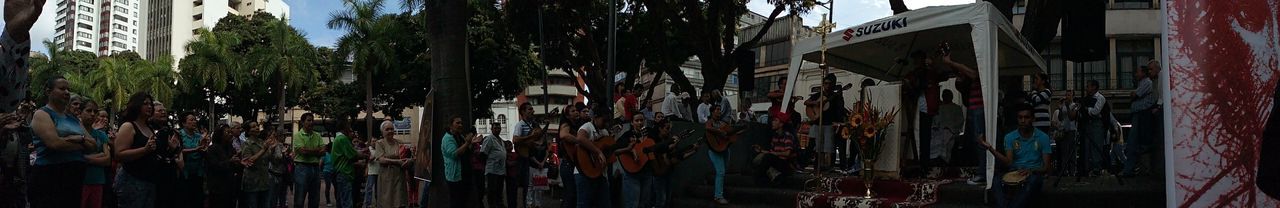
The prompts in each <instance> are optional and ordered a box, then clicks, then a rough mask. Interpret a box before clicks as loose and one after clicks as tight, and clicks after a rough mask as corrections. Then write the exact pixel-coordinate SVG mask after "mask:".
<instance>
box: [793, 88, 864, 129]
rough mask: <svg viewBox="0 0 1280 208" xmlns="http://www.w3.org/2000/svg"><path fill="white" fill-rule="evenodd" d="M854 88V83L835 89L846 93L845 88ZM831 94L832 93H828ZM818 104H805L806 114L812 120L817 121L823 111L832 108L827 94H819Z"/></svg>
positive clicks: (837, 91)
mask: <svg viewBox="0 0 1280 208" xmlns="http://www.w3.org/2000/svg"><path fill="white" fill-rule="evenodd" d="M849 88H853V84H845V85H844V86H841V87H840V88H839V89H837V90H836V91H835V93H844V91H845V90H849ZM828 94H830V93H828ZM817 101H818V104H805V105H804V106H805V107H804V114H805V116H808V117H809V120H810V121H814V122H817V121H818V118H822V112H824V111H827V109H830V108H831V102H828V101H827V96H819V97H818V98H817Z"/></svg>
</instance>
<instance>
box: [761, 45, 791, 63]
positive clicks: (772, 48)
mask: <svg viewBox="0 0 1280 208" xmlns="http://www.w3.org/2000/svg"><path fill="white" fill-rule="evenodd" d="M764 55H765V57H764V65H765V66H776V65H781V64H786V63H787V62H790V61H791V41H783V42H778V43H775V44H772V45H768V46H765V52H764Z"/></svg>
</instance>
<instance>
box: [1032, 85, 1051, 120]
mask: <svg viewBox="0 0 1280 208" xmlns="http://www.w3.org/2000/svg"><path fill="white" fill-rule="evenodd" d="M1030 94H1031V96H1028V97H1027V104H1028V105H1031V106H1032V107H1035V109H1034V111H1032V112H1033V113H1034V114H1035V117H1036V120H1035V122H1032V123H1031V126H1035V127H1036V128H1041V129H1044V128H1049V127H1050V126H1053V123H1052V122H1050V120H1049V102H1050V99H1052V98H1053V92H1050V91H1049V89H1044V90H1037V91H1032V92H1031V93H1030Z"/></svg>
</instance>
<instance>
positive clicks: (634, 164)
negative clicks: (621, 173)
mask: <svg viewBox="0 0 1280 208" xmlns="http://www.w3.org/2000/svg"><path fill="white" fill-rule="evenodd" d="M692 133H693V130H692V129H691V130H685V131H684V132H681V133H680V135H679V136H678V137H676V138H684V137H687V136H689V134H692ZM676 142H679V140H677V141H676ZM654 146H657V142H656V141H654V139H653V138H649V137H648V136H645V137H643V138H641V139H640V142H638V143H635V144H633V145H632V146H631V152H630V153H619V154H618V163H622V169H625V170H627V172H628V173H638V172H640V170H642V169H644V166H645V165H646V164H648V163H649V162H650V161H652V160H654V159H656V158H658V156H657V154H655V153H653V147H654Z"/></svg>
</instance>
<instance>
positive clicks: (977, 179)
mask: <svg viewBox="0 0 1280 208" xmlns="http://www.w3.org/2000/svg"><path fill="white" fill-rule="evenodd" d="M965 182H966V183H968V184H969V185H975V186H976V185H985V184H986V180H985V178H984V177H982V176H974V177H973V178H970V179H969V180H968V181H965Z"/></svg>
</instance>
